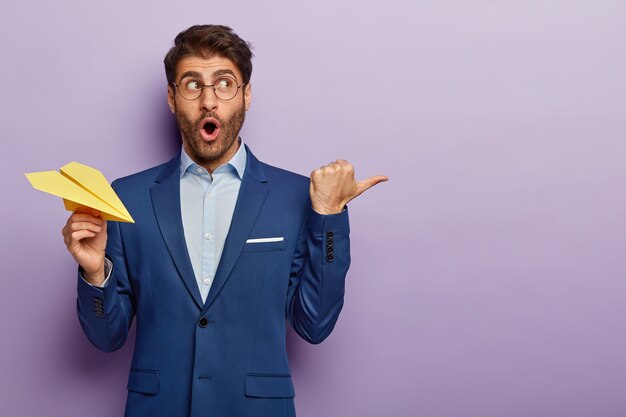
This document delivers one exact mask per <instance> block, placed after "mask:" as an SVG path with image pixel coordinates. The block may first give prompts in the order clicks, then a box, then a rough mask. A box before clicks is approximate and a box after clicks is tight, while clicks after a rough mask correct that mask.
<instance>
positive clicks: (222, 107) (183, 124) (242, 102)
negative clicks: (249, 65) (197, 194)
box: [167, 56, 251, 172]
mask: <svg viewBox="0 0 626 417" xmlns="http://www.w3.org/2000/svg"><path fill="white" fill-rule="evenodd" d="M224 76H225V77H231V78H232V79H233V80H235V81H236V82H237V84H239V85H241V83H242V82H243V80H242V77H241V73H240V72H239V70H238V69H237V67H236V66H235V64H234V63H233V62H232V61H231V60H230V59H228V58H223V57H221V56H213V57H211V58H202V57H198V56H188V57H184V58H183V59H181V60H180V61H179V62H178V64H177V65H176V78H175V81H176V83H177V84H179V85H180V84H181V81H183V80H185V81H184V82H185V83H186V82H187V81H188V80H190V79H196V80H197V81H199V82H200V83H201V84H205V85H210V84H213V83H214V81H215V80H216V79H217V78H218V77H224ZM176 89H178V87H176ZM250 100H251V90H250V85H245V86H243V87H241V88H240V89H239V91H237V95H236V96H235V97H234V98H233V99H231V100H228V101H224V100H220V99H218V98H217V96H216V95H215V93H214V92H213V89H212V88H211V87H206V88H204V90H203V91H202V94H201V95H200V97H198V98H197V99H195V100H186V99H185V98H183V97H182V96H181V94H180V92H179V91H175V90H174V87H172V86H169V87H168V94H167V103H168V105H169V107H170V110H171V111H172V113H174V114H175V116H176V121H177V122H178V127H179V129H180V132H181V135H182V138H183V147H184V148H185V152H187V154H188V155H189V156H190V157H191V159H193V160H194V161H195V162H196V163H197V164H198V165H201V166H204V167H205V168H207V169H208V170H209V171H210V172H212V171H213V170H215V169H216V168H217V167H219V166H220V165H222V164H224V163H226V162H228V161H229V160H230V158H232V156H233V155H234V154H235V152H236V151H237V149H238V145H237V140H236V139H237V138H238V136H239V131H240V130H241V126H242V125H243V121H244V118H245V112H246V111H247V110H248V108H249V107H250Z"/></svg>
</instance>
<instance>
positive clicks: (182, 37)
mask: <svg viewBox="0 0 626 417" xmlns="http://www.w3.org/2000/svg"><path fill="white" fill-rule="evenodd" d="M189 55H192V56H200V57H203V58H210V57H212V56H216V55H218V56H221V57H224V58H228V59H230V60H231V61H233V63H234V64H235V66H236V67H237V69H239V71H240V72H241V75H242V77H243V82H244V83H248V82H250V76H251V75H252V56H253V55H252V50H251V44H249V43H248V42H246V41H244V40H243V39H241V38H240V37H239V36H238V35H237V34H236V33H235V32H233V30H232V29H231V28H229V27H228V26H222V25H195V26H192V27H190V28H189V29H186V30H183V31H182V32H180V33H179V34H178V35H177V36H176V38H175V39H174V46H172V48H171V49H170V50H169V51H168V52H167V55H165V59H164V60H163V63H164V64H165V76H166V77H167V82H168V84H171V83H174V82H175V79H174V78H175V76H176V64H178V61H180V60H181V59H183V58H184V57H185V56H189Z"/></svg>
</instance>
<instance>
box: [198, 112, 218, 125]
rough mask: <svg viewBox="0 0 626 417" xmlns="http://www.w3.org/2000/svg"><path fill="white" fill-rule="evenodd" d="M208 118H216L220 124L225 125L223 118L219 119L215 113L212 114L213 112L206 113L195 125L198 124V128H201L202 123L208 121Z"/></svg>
mask: <svg viewBox="0 0 626 417" xmlns="http://www.w3.org/2000/svg"><path fill="white" fill-rule="evenodd" d="M207 117H212V118H214V119H215V120H217V121H218V122H220V124H223V123H224V121H223V120H222V118H221V117H219V116H218V115H217V114H214V113H212V112H206V113H204V114H202V115H201V116H200V117H199V118H198V120H196V123H195V124H196V126H200V123H202V121H203V120H204V119H206V118H207Z"/></svg>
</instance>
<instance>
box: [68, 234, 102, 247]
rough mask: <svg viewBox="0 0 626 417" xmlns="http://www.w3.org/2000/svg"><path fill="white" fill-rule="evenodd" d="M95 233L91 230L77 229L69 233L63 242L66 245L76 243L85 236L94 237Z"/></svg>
mask: <svg viewBox="0 0 626 417" xmlns="http://www.w3.org/2000/svg"><path fill="white" fill-rule="evenodd" d="M95 235H96V234H95V233H94V232H92V231H91V230H78V231H76V232H72V233H70V236H69V239H67V242H66V243H65V244H66V245H67V247H68V248H69V247H70V246H74V245H76V244H77V243H78V242H80V241H81V240H83V239H85V238H90V237H94V236H95Z"/></svg>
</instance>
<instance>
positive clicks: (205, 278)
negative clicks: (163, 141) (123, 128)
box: [180, 140, 246, 301]
mask: <svg viewBox="0 0 626 417" xmlns="http://www.w3.org/2000/svg"><path fill="white" fill-rule="evenodd" d="M245 169H246V148H245V146H243V142H242V141H241V140H240V141H239V149H238V150H237V153H235V155H234V156H233V157H232V158H231V159H230V161H228V162H227V163H226V164H224V165H221V166H219V167H218V168H217V169H215V171H213V173H212V174H209V173H208V171H207V170H206V169H204V168H202V167H201V166H199V165H198V164H196V163H195V162H194V161H193V160H192V159H191V158H190V157H189V155H187V153H185V150H184V149H183V150H182V151H181V156H180V211H181V214H182V220H183V231H184V234H185V242H186V243H187V251H188V252H189V258H190V259H191V265H192V266H193V272H194V274H195V276H196V282H197V283H198V288H199V289H200V294H201V295H202V301H206V298H207V296H208V294H209V290H210V289H211V284H212V283H213V278H214V277H215V271H216V270H217V266H218V265H219V262H220V258H221V256H222V250H224V242H225V241H226V236H227V235H228V230H229V229H230V222H231V220H232V218H233V212H234V211H235V203H236V202H237V196H238V195H239V188H240V187H241V179H242V178H243V173H244V171H245Z"/></svg>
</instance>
